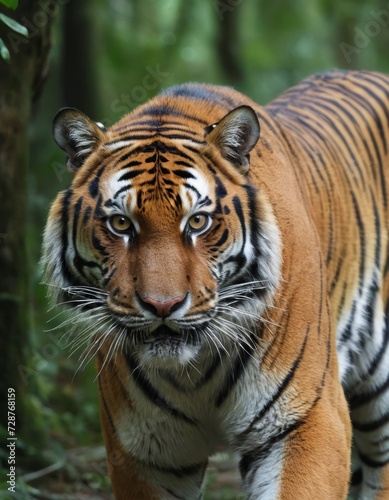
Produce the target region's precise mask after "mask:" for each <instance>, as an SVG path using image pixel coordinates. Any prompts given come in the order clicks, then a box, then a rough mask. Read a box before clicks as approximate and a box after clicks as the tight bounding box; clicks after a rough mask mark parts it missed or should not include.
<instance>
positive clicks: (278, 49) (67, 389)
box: [20, 0, 389, 498]
mask: <svg viewBox="0 0 389 500" xmlns="http://www.w3.org/2000/svg"><path fill="white" fill-rule="evenodd" d="M68 7H69V5H65V6H64V7H63V8H62V9H61V11H60V15H59V17H58V20H57V25H56V28H55V33H54V40H53V49H52V54H51V63H50V68H51V69H50V75H49V78H48V80H47V83H46V87H45V89H44V92H43V95H42V99H41V102H40V106H39V108H38V109H37V110H36V112H35V117H34V120H33V123H32V126H31V131H30V134H31V151H30V171H29V177H28V200H29V210H28V228H29V229H28V234H27V238H28V248H29V268H30V276H31V283H30V290H29V296H30V306H31V307H30V325H31V329H30V337H31V347H29V348H28V353H27V354H28V359H29V362H28V366H26V367H25V382H26V387H27V391H28V394H29V397H30V403H29V404H30V409H31V423H30V427H31V429H32V430H33V432H32V433H31V436H29V437H28V440H26V439H24V438H23V436H20V446H21V447H22V448H23V451H24V452H25V454H26V456H27V457H28V456H30V457H34V458H33V468H39V467H41V466H44V465H45V464H47V463H50V462H52V461H55V460H58V459H59V458H60V457H61V455H62V454H63V450H64V448H68V447H74V446H81V445H87V444H91V443H96V442H99V441H101V437H100V436H99V417H98V409H97V387H96V385H97V384H96V382H95V373H94V369H93V363H90V364H89V365H88V367H87V368H86V369H85V370H84V371H78V372H77V374H76V375H75V373H76V371H77V367H78V358H77V355H74V356H72V357H70V358H69V350H68V349H67V348H65V347H64V346H63V345H62V344H61V341H60V339H61V336H62V334H63V333H64V331H63V330H61V329H58V330H54V332H47V331H46V330H48V329H50V328H53V326H55V325H59V324H60V321H61V318H55V316H56V314H57V311H50V312H47V307H48V306H47V300H46V290H45V288H44V286H42V285H41V284H40V281H41V271H40V268H39V265H38V261H39V258H40V246H41V235H42V231H43V227H44V222H45V218H46V216H47V212H48V209H49V205H50V202H51V200H52V199H53V198H54V196H55V195H56V193H57V192H58V191H60V190H62V189H64V188H66V187H67V186H68V185H69V183H70V180H71V177H70V174H69V173H68V172H67V171H66V168H65V156H64V154H63V152H61V151H59V150H58V148H57V147H56V146H55V145H54V142H53V140H52V138H51V121H52V118H53V116H54V115H55V113H56V111H57V110H58V108H59V107H61V106H63V105H73V103H72V102H64V98H63V95H64V89H63V73H62V72H63V54H64V50H65V47H64V33H63V29H62V26H63V16H64V9H67V8H68ZM88 9H89V14H88V15H89V17H88V19H89V23H90V25H88V26H85V29H89V30H91V31H92V35H93V58H94V61H93V62H94V68H95V74H94V75H92V76H93V78H92V79H91V80H90V81H92V84H93V85H94V89H93V91H94V92H95V93H96V95H97V98H98V99H97V105H96V109H95V110H94V112H93V116H92V118H93V119H96V120H100V121H103V122H104V123H105V124H106V125H109V124H111V123H113V122H115V121H117V120H119V119H120V118H121V116H122V115H123V114H124V113H126V112H128V111H130V110H131V109H133V108H134V107H136V106H137V105H139V104H141V103H142V102H144V101H145V100H147V99H148V98H150V97H152V96H153V95H155V94H156V93H157V92H158V91H159V90H160V89H162V88H164V87H167V86H169V85H173V84H176V83H180V82H184V81H200V82H212V83H218V84H225V85H231V84H233V85H234V86H236V87H237V88H238V89H239V90H241V91H242V92H244V93H246V94H248V95H249V96H250V97H252V98H253V99H254V100H256V101H258V102H260V103H266V102H268V101H269V100H270V99H272V98H274V97H275V96H276V95H277V94H279V93H280V92H282V90H284V89H285V88H287V87H289V86H291V85H293V84H294V83H297V82H298V81H299V80H300V79H302V78H303V77H304V76H307V75H309V74H311V73H313V72H317V71H325V70H328V69H330V68H333V67H338V68H339V67H341V68H346V69H348V68H366V69H372V70H380V71H383V72H389V58H388V52H387V48H388V47H389V4H388V2H387V0H386V1H384V2H382V1H381V2H380V1H378V0H376V1H374V0H371V1H369V2H367V1H366V2H364V1H361V0H343V1H342V2H336V1H335V0H310V1H309V0H292V1H291V2H283V1H281V0H273V1H272V2H265V0H260V1H259V0H211V1H209V0H198V1H196V2H195V1H185V0H164V1H163V2H159V1H158V0H142V1H141V0H132V1H128V0H93V1H92V0H90V1H89V2H88ZM228 13H232V15H233V16H234V19H233V22H234V23H235V28H236V29H235V31H234V32H233V33H232V32H231V37H232V39H230V40H229V41H228V44H229V45H230V47H229V49H230V50H231V53H232V54H233V55H234V57H235V59H236V63H237V65H238V66H239V67H240V70H241V74H239V75H238V74H235V75H234V74H233V72H231V71H229V70H228V67H226V66H224V67H223V65H222V64H221V63H220V60H221V57H220V53H221V51H222V50H223V46H222V47H220V43H219V40H220V39H221V36H222V35H223V30H225V29H226V25H225V21H226V19H227V16H228ZM374 23H375V24H374ZM225 35H226V33H224V39H225ZM227 35H228V34H227ZM74 36H77V35H76V33H74ZM222 39H223V38H222ZM67 71H69V67H68V68H67ZM70 71H71V69H70ZM90 76H91V75H90ZM82 77H83V76H82V75H81V74H78V73H76V74H74V75H72V78H74V79H75V80H76V81H77V79H79V78H82ZM65 94H66V92H65ZM52 318H54V319H52ZM49 320H51V321H50V322H49V323H48V321H49ZM29 467H31V465H29ZM218 498H219V497H218Z"/></svg>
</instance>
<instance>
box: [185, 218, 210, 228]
mask: <svg viewBox="0 0 389 500" xmlns="http://www.w3.org/2000/svg"><path fill="white" fill-rule="evenodd" d="M208 221H209V216H208V215H206V214H195V215H192V217H191V218H190V219H189V221H188V225H189V227H190V229H191V230H192V231H201V230H202V229H204V228H205V227H206V226H207V225H208Z"/></svg>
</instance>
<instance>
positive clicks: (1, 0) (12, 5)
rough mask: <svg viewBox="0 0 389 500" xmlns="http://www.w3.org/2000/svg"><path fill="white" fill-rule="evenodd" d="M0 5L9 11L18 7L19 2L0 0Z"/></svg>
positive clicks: (16, 0)
mask: <svg viewBox="0 0 389 500" xmlns="http://www.w3.org/2000/svg"><path fill="white" fill-rule="evenodd" d="M0 3H2V4H3V5H5V6H6V7H9V8H10V9H16V7H17V6H18V3H19V0H0Z"/></svg>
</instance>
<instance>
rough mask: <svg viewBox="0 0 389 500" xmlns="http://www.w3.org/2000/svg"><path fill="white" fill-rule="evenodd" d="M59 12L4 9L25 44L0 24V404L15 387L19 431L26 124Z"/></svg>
mask: <svg viewBox="0 0 389 500" xmlns="http://www.w3.org/2000/svg"><path fill="white" fill-rule="evenodd" d="M50 5H51V8H50ZM53 5H54V7H53ZM56 10H57V3H56V2H50V1H47V2H46V1H43V0H39V1H36V0H22V1H21V2H20V3H19V7H18V9H17V11H15V12H14V11H11V10H9V9H5V8H0V12H3V13H4V14H6V15H8V16H9V17H13V18H14V19H16V20H17V21H18V22H19V23H21V24H24V25H25V26H26V27H27V28H28V30H29V38H28V39H27V38H24V37H23V36H21V35H18V34H16V33H15V32H13V31H11V30H10V29H9V28H7V27H6V26H5V25H4V24H3V23H2V22H1V21H0V37H1V38H2V39H3V41H4V42H5V43H6V45H7V46H8V48H9V51H10V54H11V61H10V63H9V64H8V63H6V62H4V61H3V60H0V117H1V119H0V206H1V217H0V342H1V344H0V347H1V348H0V367H1V377H0V405H1V412H2V413H3V415H4V412H6V410H7V403H6V399H7V389H8V388H9V387H12V388H14V389H15V390H16V408H17V411H16V415H17V419H18V420H17V423H18V426H19V429H18V430H19V431H20V427H23V422H24V421H25V419H24V418H23V406H24V405H23V401H24V395H25V394H26V392H27V385H26V383H25V382H26V381H25V379H23V370H24V369H25V368H26V365H27V363H28V356H29V344H28V326H29V325H28V316H29V300H28V274H27V273H28V271H27V255H26V225H25V222H26V197H27V195H26V174H27V167H28V123H29V119H30V116H31V109H32V105H33V103H34V102H35V100H36V98H37V96H38V94H39V93H40V90H41V88H42V85H43V83H44V81H45V78H46V74H47V56H48V53H49V49H50V30H51V26H52V23H53V21H54V17H55V15H56ZM26 418H27V417H26ZM1 423H2V424H5V423H6V419H5V420H4V419H2V421H1Z"/></svg>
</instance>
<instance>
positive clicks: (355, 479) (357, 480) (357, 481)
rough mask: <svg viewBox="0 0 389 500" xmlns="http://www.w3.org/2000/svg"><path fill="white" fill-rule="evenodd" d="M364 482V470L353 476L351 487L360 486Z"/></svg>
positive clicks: (354, 473) (359, 470)
mask: <svg viewBox="0 0 389 500" xmlns="http://www.w3.org/2000/svg"><path fill="white" fill-rule="evenodd" d="M362 481H363V474H362V469H361V468H359V469H357V470H355V471H354V472H353V474H352V476H351V486H358V485H359V484H361V483H362Z"/></svg>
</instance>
